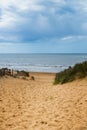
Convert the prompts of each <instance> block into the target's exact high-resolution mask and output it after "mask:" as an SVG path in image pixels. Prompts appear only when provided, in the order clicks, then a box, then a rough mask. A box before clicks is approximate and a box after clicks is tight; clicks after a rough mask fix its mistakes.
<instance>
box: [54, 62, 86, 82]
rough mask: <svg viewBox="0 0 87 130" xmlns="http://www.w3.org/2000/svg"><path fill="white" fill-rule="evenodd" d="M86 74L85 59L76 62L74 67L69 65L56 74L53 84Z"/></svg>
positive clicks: (82, 76) (69, 80) (79, 77)
mask: <svg viewBox="0 0 87 130" xmlns="http://www.w3.org/2000/svg"><path fill="white" fill-rule="evenodd" d="M86 76H87V61H85V62H83V63H78V64H76V65H75V66H74V67H69V68H68V69H66V70H64V71H62V72H59V73H57V74H56V78H55V82H54V84H63V83H67V82H71V81H73V80H75V79H81V78H84V77H86Z"/></svg>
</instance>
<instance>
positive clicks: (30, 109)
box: [0, 73, 87, 130]
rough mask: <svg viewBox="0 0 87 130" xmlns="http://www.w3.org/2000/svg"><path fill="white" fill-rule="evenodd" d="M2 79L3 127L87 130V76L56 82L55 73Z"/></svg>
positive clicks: (0, 118)
mask: <svg viewBox="0 0 87 130" xmlns="http://www.w3.org/2000/svg"><path fill="white" fill-rule="evenodd" d="M30 76H34V77H35V81H33V80H31V79H27V80H24V79H17V78H11V77H10V78H9V77H8V78H1V79H0V130H87V78H85V79H83V80H77V81H74V82H71V83H67V84H64V85H56V86H55V85H53V81H54V77H55V74H46V73H30Z"/></svg>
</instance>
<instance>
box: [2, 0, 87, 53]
mask: <svg viewBox="0 0 87 130" xmlns="http://www.w3.org/2000/svg"><path fill="white" fill-rule="evenodd" d="M0 53H87V0H0Z"/></svg>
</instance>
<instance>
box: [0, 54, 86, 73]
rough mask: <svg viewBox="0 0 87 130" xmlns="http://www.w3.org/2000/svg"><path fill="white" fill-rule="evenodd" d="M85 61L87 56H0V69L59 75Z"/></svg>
mask: <svg viewBox="0 0 87 130" xmlns="http://www.w3.org/2000/svg"><path fill="white" fill-rule="evenodd" d="M83 61H87V54H0V68H9V69H14V70H25V71H29V72H51V73H55V72H56V73H57V72H60V71H63V70H64V69H66V68H68V67H69V66H74V65H75V64H76V63H81V62H83Z"/></svg>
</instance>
